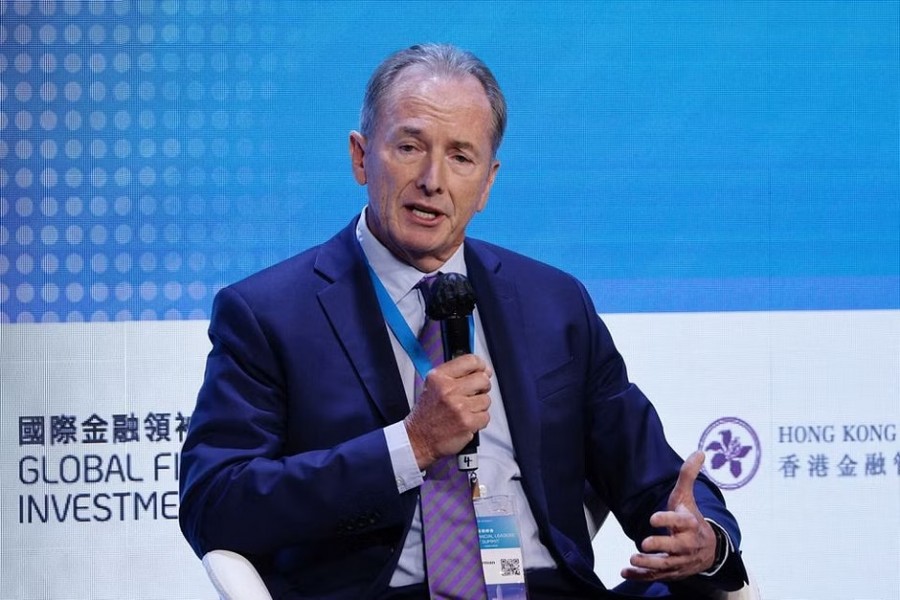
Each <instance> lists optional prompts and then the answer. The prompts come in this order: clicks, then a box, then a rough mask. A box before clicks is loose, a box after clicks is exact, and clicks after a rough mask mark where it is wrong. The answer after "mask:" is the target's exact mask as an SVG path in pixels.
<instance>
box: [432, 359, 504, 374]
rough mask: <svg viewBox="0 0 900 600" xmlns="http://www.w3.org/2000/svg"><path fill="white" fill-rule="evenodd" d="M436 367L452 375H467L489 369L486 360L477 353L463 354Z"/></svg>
mask: <svg viewBox="0 0 900 600" xmlns="http://www.w3.org/2000/svg"><path fill="white" fill-rule="evenodd" d="M435 368H436V369H441V370H442V371H443V372H444V373H446V374H447V375H449V376H450V377H465V376H466V375H469V374H471V373H481V372H487V371H488V370H489V369H488V365H487V363H486V362H485V360H484V359H483V358H481V357H480V356H478V355H477V354H463V355H461V356H457V357H456V358H454V359H452V360H448V361H447V362H445V363H443V364H442V365H439V366H437V367H435ZM488 377H490V375H488Z"/></svg>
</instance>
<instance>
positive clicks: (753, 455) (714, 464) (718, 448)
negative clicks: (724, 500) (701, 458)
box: [698, 417, 762, 490]
mask: <svg viewBox="0 0 900 600" xmlns="http://www.w3.org/2000/svg"><path fill="white" fill-rule="evenodd" d="M742 440H747V443H746V445H745V443H744V442H743V441H742ZM698 447H699V448H700V450H703V452H705V453H706V467H704V469H703V471H704V472H705V473H706V475H707V476H708V477H709V478H710V479H712V480H713V482H715V484H716V485H718V486H719V487H720V488H722V489H724V490H733V489H736V488H739V487H742V486H744V485H746V484H747V482H748V481H750V480H751V479H753V476H754V475H756V471H757V470H759V464H760V461H761V458H762V454H761V450H760V444H759V437H757V435H756V432H755V431H753V428H752V427H750V425H748V424H747V423H746V422H745V421H742V420H741V419H738V418H737V417H724V418H722V419H718V420H717V421H715V422H714V423H712V424H711V425H710V426H709V427H707V428H706V431H704V432H703V435H701V436H700V444H699V445H698ZM726 466H727V468H726Z"/></svg>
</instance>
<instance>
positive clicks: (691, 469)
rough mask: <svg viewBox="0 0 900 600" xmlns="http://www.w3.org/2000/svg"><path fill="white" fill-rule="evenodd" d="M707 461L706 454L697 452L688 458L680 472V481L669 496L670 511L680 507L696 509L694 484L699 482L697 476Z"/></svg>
mask: <svg viewBox="0 0 900 600" xmlns="http://www.w3.org/2000/svg"><path fill="white" fill-rule="evenodd" d="M705 460H706V454H704V453H703V452H702V451H700V450H697V451H696V452H694V453H693V454H691V455H690V456H688V457H687V460H685V461H684V464H683V465H681V471H679V472H678V481H676V482H675V488H674V489H672V493H671V494H669V505H668V508H669V510H675V509H676V508H678V507H679V506H685V507H686V508H688V509H692V508H695V507H696V503H695V502H694V482H695V481H697V475H698V474H699V473H700V469H702V468H703V461H705Z"/></svg>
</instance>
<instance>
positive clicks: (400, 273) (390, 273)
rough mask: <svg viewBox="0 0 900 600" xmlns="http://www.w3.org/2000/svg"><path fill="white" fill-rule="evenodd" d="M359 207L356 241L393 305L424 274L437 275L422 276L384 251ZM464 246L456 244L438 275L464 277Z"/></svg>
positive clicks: (420, 272)
mask: <svg viewBox="0 0 900 600" xmlns="http://www.w3.org/2000/svg"><path fill="white" fill-rule="evenodd" d="M367 209H368V207H363V210H362V214H361V215H360V217H359V221H358V222H357V223H356V238H357V239H358V240H359V244H360V246H362V250H363V253H364V254H365V255H366V258H367V259H368V261H369V264H370V265H371V266H372V269H373V270H374V271H375V274H376V275H378V278H379V279H380V280H381V283H382V284H383V285H384V288H385V289H386V290H387V292H388V294H389V295H390V296H391V299H393V300H394V302H399V301H400V300H401V299H402V298H403V297H404V296H406V295H407V294H408V293H410V292H411V291H413V290H414V288H415V286H416V284H418V283H419V281H421V280H422V277H424V276H426V275H433V274H434V273H437V271H434V272H432V273H422V271H420V270H418V269H417V268H415V267H413V266H412V265H408V264H406V263H405V262H402V261H401V260H399V259H398V258H397V257H396V256H394V255H393V254H391V251H390V250H388V249H387V248H385V246H384V244H382V243H381V242H380V241H379V240H378V238H376V237H375V234H373V233H372V230H370V229H369V225H368V223H366V210H367ZM463 247H464V244H462V245H460V247H459V248H457V249H456V252H454V253H453V256H451V257H450V259H449V260H447V262H445V263H444V264H443V265H442V266H441V268H440V269H438V271H441V272H442V273H460V274H462V275H467V272H466V261H465V258H464V256H463Z"/></svg>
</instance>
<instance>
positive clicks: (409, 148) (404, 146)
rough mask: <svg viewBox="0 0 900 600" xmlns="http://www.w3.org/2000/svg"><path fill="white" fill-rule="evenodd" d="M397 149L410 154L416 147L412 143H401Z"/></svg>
mask: <svg viewBox="0 0 900 600" xmlns="http://www.w3.org/2000/svg"><path fill="white" fill-rule="evenodd" d="M397 150H399V151H400V152H402V153H403V154H409V153H411V152H415V151H416V147H415V146H413V145H412V144H400V145H399V146H397Z"/></svg>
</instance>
